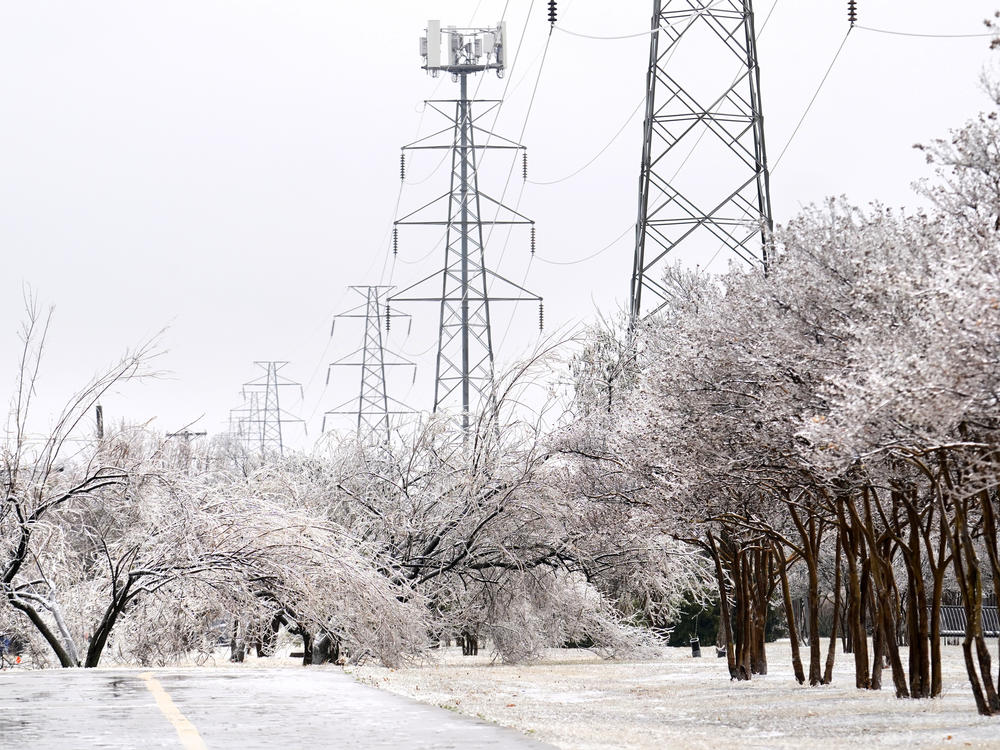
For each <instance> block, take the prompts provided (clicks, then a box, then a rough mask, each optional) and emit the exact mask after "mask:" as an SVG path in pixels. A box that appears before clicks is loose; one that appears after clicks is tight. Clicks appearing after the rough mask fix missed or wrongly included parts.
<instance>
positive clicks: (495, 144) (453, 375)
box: [389, 21, 542, 430]
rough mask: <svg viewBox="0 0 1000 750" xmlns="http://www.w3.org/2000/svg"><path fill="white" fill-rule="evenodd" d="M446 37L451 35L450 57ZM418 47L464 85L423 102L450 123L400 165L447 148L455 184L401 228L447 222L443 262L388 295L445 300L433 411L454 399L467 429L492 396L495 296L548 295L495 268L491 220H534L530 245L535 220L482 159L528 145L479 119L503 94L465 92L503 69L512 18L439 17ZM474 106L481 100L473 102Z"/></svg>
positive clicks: (429, 65)
mask: <svg viewBox="0 0 1000 750" xmlns="http://www.w3.org/2000/svg"><path fill="white" fill-rule="evenodd" d="M442 40H443V41H444V42H445V45H444V47H445V54H444V56H442V48H441V47H442ZM421 51H422V53H423V56H424V58H425V64H424V66H423V67H424V69H425V70H427V71H428V72H429V73H430V74H431V75H433V76H435V77H437V76H438V75H440V74H441V73H448V74H450V75H451V77H452V80H453V81H455V82H457V83H458V84H459V98H458V99H457V100H435V101H428V102H426V104H427V105H428V106H430V107H431V108H432V109H433V110H434V111H436V112H438V113H439V114H441V115H443V116H444V117H445V118H447V119H448V120H449V121H450V122H451V127H449V128H447V129H446V130H442V131H440V132H439V133H435V134H434V135H432V136H429V137H428V138H425V139H421V140H419V141H416V142H415V143H411V144H409V145H407V146H404V147H403V157H402V164H403V167H404V170H405V163H406V162H405V159H406V152H407V151H421V150H446V151H450V152H451V185H450V188H449V190H448V192H446V193H445V194H444V195H442V196H440V197H438V198H436V199H434V200H433V201H431V202H430V203H427V204H425V205H424V206H422V207H421V208H419V209H417V210H416V211H413V212H411V213H409V214H407V215H405V216H403V217H402V218H400V219H399V220H397V221H396V227H397V228H398V227H400V226H406V225H411V226H425V227H428V226H429V227H444V228H445V262H444V267H443V268H442V269H441V270H439V271H436V272H435V273H433V274H431V275H430V276H427V277H426V278H424V279H421V280H420V281H418V282H416V283H415V284H412V285H410V286H408V287H406V288H405V289H403V290H402V291H400V292H398V293H397V294H394V295H392V296H391V297H390V298H389V301H390V302H392V303H396V302H435V303H437V304H439V305H440V328H439V336H438V348H437V366H436V371H435V385H434V411H435V412H437V411H438V410H440V409H443V408H450V407H451V406H452V405H453V404H455V402H457V404H458V405H459V406H460V408H461V410H462V411H461V421H462V428H463V430H468V428H469V423H470V419H469V415H470V413H471V411H472V409H473V408H474V407H475V406H476V405H477V404H476V400H477V399H478V400H479V402H480V404H481V402H482V401H483V400H484V399H487V400H492V398H493V375H494V361H493V355H494V351H493V334H492V330H491V328H490V305H491V304H492V303H497V302H522V301H531V302H537V303H538V304H539V306H540V305H541V302H542V298H541V297H539V296H538V295H537V294H534V293H533V292H530V291H528V290H527V289H525V288H524V287H522V286H520V285H519V284H516V283H514V282H513V281H510V280H509V279H506V278H504V277H503V276H501V275H500V274H498V273H497V272H496V271H494V270H493V269H491V268H489V266H488V265H487V263H486V252H485V251H486V248H485V239H484V235H483V230H484V228H485V227H495V226H514V225H526V226H530V227H531V236H532V244H534V221H532V220H531V219H529V218H527V217H526V216H524V215H522V214H520V213H518V212H517V211H515V210H514V209H512V208H510V207H509V206H506V205H504V204H503V203H502V202H501V201H498V200H496V199H494V198H491V197H490V196H489V195H487V194H485V193H483V192H481V191H480V190H479V168H480V163H481V160H482V158H483V155H484V154H485V152H486V151H488V150H508V151H515V152H522V153H524V152H525V149H524V146H522V145H520V144H519V143H515V142H514V141H511V140H508V139H506V138H502V137H500V136H498V135H496V134H494V133H492V132H490V131H488V130H486V129H485V128H483V127H482V126H481V125H479V124H477V123H478V122H479V121H480V120H481V119H482V118H483V117H484V116H485V115H486V114H487V113H489V112H490V111H492V110H494V109H496V108H497V107H498V106H499V105H500V103H501V102H499V101H495V100H488V101H487V100H471V99H469V76H471V75H475V74H477V73H483V72H486V71H490V70H493V71H496V73H497V75H499V76H502V75H503V72H504V70H505V67H506V56H507V31H506V25H505V24H502V23H501V24H500V25H499V26H497V27H494V28H478V29H459V28H455V27H448V28H446V29H442V28H441V23H440V22H439V21H428V23H427V36H426V37H425V38H423V39H421ZM448 105H452V107H453V109H451V111H448V110H447V109H446V107H447V106H448ZM474 105H485V106H483V107H481V108H478V109H477V108H476V106H474ZM447 133H450V134H451V140H450V142H449V143H445V144H437V143H435V141H437V140H438V139H439V138H440V136H442V135H444V134H447ZM401 176H405V171H401ZM442 204H443V205H442ZM442 208H444V209H445V213H446V218H445V219H443V220H442V219H439V218H436V217H435V218H432V216H431V215H432V214H433V213H434V212H436V211H440V210H441V209H442ZM489 214H493V218H488V216H489ZM394 231H398V230H394ZM395 237H398V235H395ZM435 280H437V281H439V283H440V285H441V286H440V289H441V294H440V296H437V295H435V296H429V295H425V294H421V293H420V292H419V290H420V289H422V288H426V285H427V283H428V282H431V281H435ZM497 290H500V291H499V293H496V292H497ZM539 319H540V320H541V311H540V312H539Z"/></svg>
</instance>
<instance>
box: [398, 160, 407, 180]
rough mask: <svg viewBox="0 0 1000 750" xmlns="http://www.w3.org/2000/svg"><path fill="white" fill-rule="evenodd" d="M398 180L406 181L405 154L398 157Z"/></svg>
mask: <svg viewBox="0 0 1000 750" xmlns="http://www.w3.org/2000/svg"><path fill="white" fill-rule="evenodd" d="M399 179H401V180H405V179H406V154H400V155H399Z"/></svg>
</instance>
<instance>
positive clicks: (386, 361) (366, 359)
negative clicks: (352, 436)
mask: <svg viewBox="0 0 1000 750" xmlns="http://www.w3.org/2000/svg"><path fill="white" fill-rule="evenodd" d="M393 288H394V287H391V286H352V287H350V289H351V291H353V292H355V293H356V294H358V295H360V296H361V297H362V298H363V300H364V302H362V303H361V304H360V305H358V306H357V307H354V308H352V309H350V310H348V311H347V312H343V313H340V314H339V315H336V316H335V317H334V321H333V326H331V328H330V335H331V336H333V332H334V329H335V326H336V324H337V321H338V320H344V319H352V318H353V319H360V320H364V334H363V337H362V341H361V348H359V349H358V350H356V351H354V352H352V353H351V354H348V355H347V356H346V357H343V358H341V359H338V360H337V361H336V362H332V363H331V364H330V366H329V368H328V369H327V373H326V383H327V385H329V384H330V374H331V372H332V371H333V370H334V368H337V367H357V368H359V369H360V373H361V390H360V392H359V395H358V397H357V398H356V399H355V398H352V399H350V400H349V401H346V402H345V403H343V404H341V405H340V406H338V407H336V408H335V409H331V410H330V411H328V412H326V413H325V414H324V415H323V432H326V418H327V417H328V416H332V415H350V416H354V417H356V418H357V433H358V437H359V438H361V439H362V440H366V441H371V440H374V441H376V442H380V441H383V440H386V441H387V440H389V438H390V430H391V427H392V424H391V421H392V417H393V416H395V415H400V414H409V413H410V411H411V410H410V409H407V408H406V406H405V405H403V404H401V403H400V402H399V401H397V400H396V399H394V398H392V397H390V396H389V393H388V388H387V385H386V370H387V368H393V367H411V368H413V369H414V372H415V371H416V365H415V364H414V363H413V362H411V361H410V360H408V359H405V358H403V357H401V356H399V355H398V354H395V353H393V352H391V351H390V350H389V349H388V348H386V346H385V341H384V336H383V323H384V324H385V325H384V328H385V331H386V333H388V329H389V318H388V316H387V315H386V313H387V308H388V306H387V303H386V299H387V298H388V295H389V293H390V292H391V291H392V290H393ZM397 317H405V318H409V316H408V315H404V316H397Z"/></svg>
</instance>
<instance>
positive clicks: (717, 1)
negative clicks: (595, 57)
mask: <svg viewBox="0 0 1000 750" xmlns="http://www.w3.org/2000/svg"><path fill="white" fill-rule="evenodd" d="M726 1H727V0H715V2H714V3H711V4H710V5H706V6H705V7H704V8H701V9H700V10H701V11H702V12H704V11H706V10H711V9H712V8H714V7H715V6H717V5H720V4H722V3H724V2H726ZM554 28H555V30H556V31H561V32H562V33H563V34H569V35H570V36H576V37H580V38H581V39H596V40H598V41H602V42H613V41H618V40H620V39H638V38H639V37H643V36H645V37H648V36H649V35H650V34H655V33H656V32H658V31H659V28H656V29H646V30H645V31H640V32H638V33H635V34H619V35H617V36H601V35H599V34H583V33H580V32H579V31H570V30H569V29H566V28H563V27H562V26H555V27H554Z"/></svg>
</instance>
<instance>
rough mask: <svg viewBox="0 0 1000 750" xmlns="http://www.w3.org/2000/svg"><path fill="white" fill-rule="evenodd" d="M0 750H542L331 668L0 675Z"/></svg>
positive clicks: (507, 732) (511, 733)
mask: <svg viewBox="0 0 1000 750" xmlns="http://www.w3.org/2000/svg"><path fill="white" fill-rule="evenodd" d="M0 747H2V748H5V749H7V750H14V749H15V748H16V749H17V750H21V749H22V748H23V749H24V750H28V749H29V748H30V749H31V750H48V749H49V748H51V749H52V750H56V749H57V748H58V750H65V749H66V748H73V749H74V750H75V749H76V748H80V749H81V750H82V749H84V748H121V749H123V750H124V749H126V748H127V749H128V750H135V749H136V748H141V749H142V750H152V749H153V748H171V749H172V750H176V748H183V749H184V750H202V748H209V749H210V750H216V749H219V750H223V749H224V750H253V749H256V748H261V749H262V750H263V749H264V748H267V750H274V748H282V749H283V750H294V749H297V748H302V750H308V749H311V748H323V749H324V750H325V749H326V748H399V749H401V750H402V749H410V748H414V749H419V750H431V749H432V748H433V749H437V748H495V749H497V750H518V749H522V748H524V749H527V748H535V749H536V750H539V749H540V748H543V747H548V746H547V745H542V744H541V743H537V742H534V741H532V740H531V739H529V738H526V737H524V736H523V735H521V734H519V733H517V732H515V731H513V730H510V729H505V728H502V727H497V726H494V725H492V724H487V723H485V722H480V721H474V720H471V719H467V718H464V717H461V716H457V715H456V714H454V713H452V712H449V711H446V710H444V709H441V708H435V707H433V706H426V705H422V704H419V703H415V702H412V701H410V700H408V699H406V698H402V697H399V696H396V695H393V694H391V693H387V692H383V691H380V690H376V689H375V688H371V687H367V686H364V685H359V684H358V683H356V682H355V681H354V680H353V679H351V678H350V677H349V676H347V675H344V674H342V673H341V672H339V671H336V670H333V669H207V668H206V669H188V670H179V669H162V670H83V669H76V670H45V671H37V672H19V671H12V672H4V673H0Z"/></svg>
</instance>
